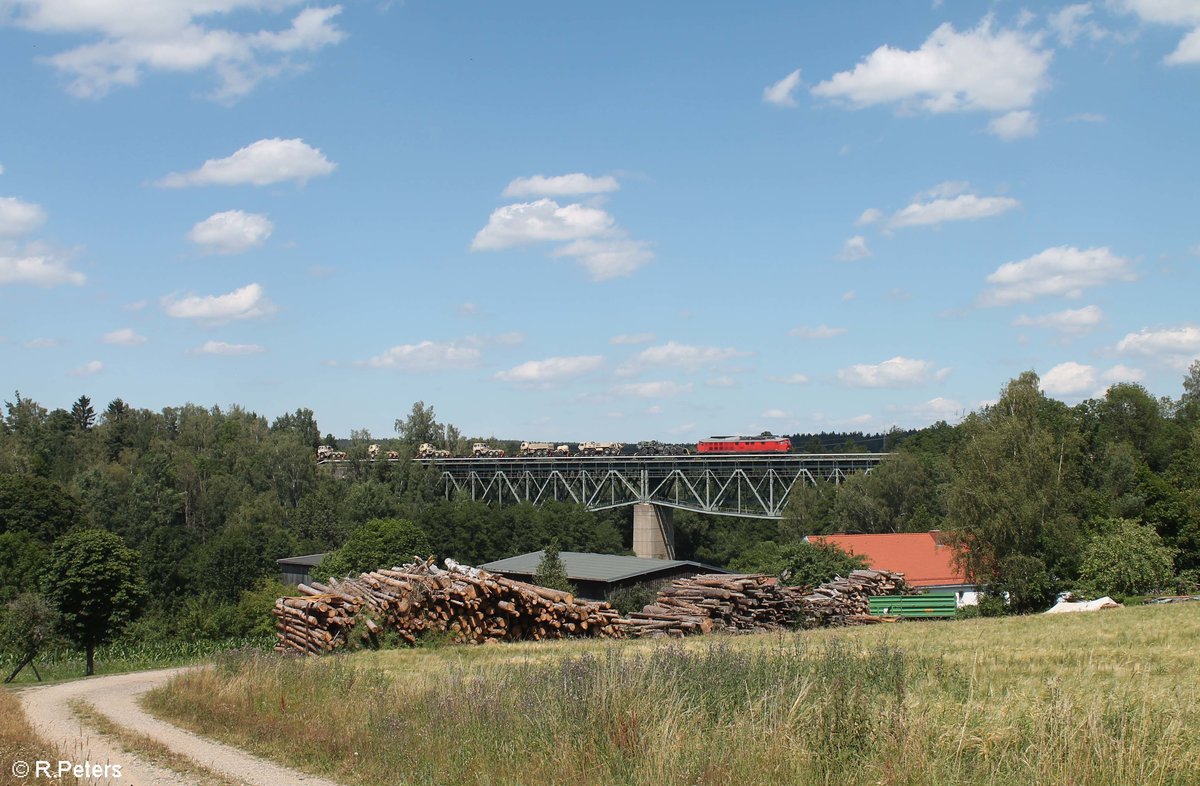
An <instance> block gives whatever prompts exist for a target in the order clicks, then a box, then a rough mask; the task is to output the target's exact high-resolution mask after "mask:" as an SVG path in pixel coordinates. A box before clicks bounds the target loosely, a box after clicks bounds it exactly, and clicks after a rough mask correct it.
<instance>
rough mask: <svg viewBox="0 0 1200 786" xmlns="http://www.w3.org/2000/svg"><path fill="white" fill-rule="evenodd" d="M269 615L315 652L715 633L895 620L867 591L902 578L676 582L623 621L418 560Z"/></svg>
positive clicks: (864, 573)
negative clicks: (428, 639)
mask: <svg viewBox="0 0 1200 786" xmlns="http://www.w3.org/2000/svg"><path fill="white" fill-rule="evenodd" d="M300 591H301V592H302V593H303V597H296V598H280V599H279V600H277V601H276V602H275V608H274V609H272V613H273V614H274V616H275V627H276V632H277V638H278V642H277V644H276V646H275V649H276V650H279V651H281V652H299V653H312V654H317V653H322V652H330V651H332V650H335V649H338V648H340V647H345V646H347V645H350V644H364V645H369V646H370V645H377V644H379V643H380V641H381V639H382V638H383V637H384V636H385V635H386V634H388V633H390V634H392V635H394V636H396V637H398V638H399V639H401V640H403V641H406V642H408V643H410V644H411V643H415V642H416V640H417V638H418V637H419V636H421V634H423V633H425V632H427V631H439V632H442V633H443V634H447V635H449V637H450V639H451V641H454V642H456V643H463V644H489V643H494V642H501V641H518V640H522V639H533V640H541V639H558V638H565V637H572V636H606V637H623V636H655V637H656V636H672V637H675V636H684V635H687V634H694V633H701V634H703V633H710V632H712V631H729V632H738V633H749V632H763V631H774V630H784V629H790V628H794V627H796V626H797V625H803V626H804V627H826V626H837V625H863V624H869V623H875V622H890V621H894V620H895V618H892V617H875V616H872V615H871V614H870V604H869V602H868V600H867V598H868V597H870V596H873V595H894V594H901V593H904V592H905V591H906V586H905V583H904V576H903V575H902V574H899V573H889V572H888V571H880V570H855V571H852V572H851V573H850V576H849V577H848V578H844V579H843V578H836V579H834V580H832V581H827V582H825V583H824V584H822V585H820V586H819V587H816V588H813V589H809V588H808V587H789V586H785V585H783V584H781V583H780V582H779V580H778V579H776V578H773V577H770V576H764V575H760V574H746V575H731V574H724V573H714V574H705V575H700V576H694V577H692V578H687V579H677V580H675V581H673V582H671V583H670V584H668V585H667V586H666V587H664V588H663V589H661V590H660V591H659V593H658V597H657V598H656V599H655V602H654V603H651V604H649V605H647V606H645V607H644V608H643V609H642V610H641V611H639V612H634V613H632V614H630V615H629V617H628V618H622V617H621V616H620V614H619V613H618V612H617V611H616V610H615V609H613V608H612V607H611V606H609V604H608V603H606V602H603V601H601V602H593V601H583V600H576V599H575V598H574V597H572V596H571V594H570V593H567V592H562V591H561V590H555V589H549V588H547V587H538V586H535V585H533V584H526V583H525V582H521V581H515V580H513V579H508V578H504V577H503V576H499V575H495V574H491V573H488V572H486V571H483V570H480V569H478V568H471V567H467V566H464V565H459V564H458V563H456V562H455V561H454V560H449V559H448V560H446V569H445V570H442V569H441V568H438V567H437V566H436V565H435V564H434V562H433V560H432V559H428V560H420V559H418V560H416V561H414V562H411V563H409V564H407V565H404V566H401V567H398V568H393V569H391V570H374V571H371V572H369V573H363V574H361V575H359V576H357V577H355V578H346V579H342V580H340V581H331V582H330V583H329V584H328V585H325V584H320V583H317V582H313V583H312V585H311V586H309V585H304V584H301V585H300Z"/></svg>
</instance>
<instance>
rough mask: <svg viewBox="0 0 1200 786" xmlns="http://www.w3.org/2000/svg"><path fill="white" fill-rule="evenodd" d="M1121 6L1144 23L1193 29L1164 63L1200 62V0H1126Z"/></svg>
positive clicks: (1191, 63)
mask: <svg viewBox="0 0 1200 786" xmlns="http://www.w3.org/2000/svg"><path fill="white" fill-rule="evenodd" d="M1121 5H1122V6H1123V7H1124V10H1126V11H1128V12H1131V13H1134V14H1136V15H1137V16H1138V18H1140V19H1141V20H1142V21H1143V22H1151V23H1154V24H1160V25H1169V26H1172V27H1190V28H1192V30H1191V32H1189V33H1188V34H1186V35H1185V36H1184V37H1183V39H1182V40H1181V41H1180V42H1179V45H1178V46H1177V47H1175V51H1173V52H1171V53H1170V54H1169V55H1167V56H1166V57H1165V58H1163V62H1164V63H1166V64H1167V65H1195V64H1198V63H1200V3H1196V2H1194V0H1124V2H1123V3H1122V4H1121Z"/></svg>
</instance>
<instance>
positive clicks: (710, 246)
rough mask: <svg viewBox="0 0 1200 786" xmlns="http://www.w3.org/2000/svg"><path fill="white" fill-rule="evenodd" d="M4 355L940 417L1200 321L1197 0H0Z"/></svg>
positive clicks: (850, 418) (594, 419) (608, 417)
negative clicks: (1023, 377)
mask: <svg viewBox="0 0 1200 786" xmlns="http://www.w3.org/2000/svg"><path fill="white" fill-rule="evenodd" d="M0 70H2V72H3V74H4V78H3V79H0V103H2V104H3V106H4V107H5V109H6V111H5V123H4V126H3V130H2V131H0V369H2V370H0V386H2V388H0V389H2V390H3V391H4V393H5V396H4V398H6V399H9V400H11V395H12V393H11V392H12V391H17V390H19V391H20V392H21V395H23V396H26V397H30V398H33V399H35V400H37V401H39V402H40V403H42V404H43V405H45V406H48V407H69V406H70V404H71V402H72V401H73V400H74V399H75V398H77V397H78V396H79V395H80V394H86V395H88V396H90V397H91V398H92V399H93V401H95V402H96V404H97V408H98V409H99V408H102V407H103V406H104V405H105V404H106V403H107V402H108V401H109V400H111V399H113V398H115V397H118V396H120V397H122V398H124V399H125V400H126V401H127V402H129V403H130V404H132V405H134V406H138V407H149V408H151V409H159V408H162V407H165V406H173V405H179V404H182V403H185V402H194V403H198V404H203V405H214V404H217V405H222V406H225V405H229V404H234V403H236V404H241V405H243V406H244V407H246V408H248V409H252V410H254V411H257V412H259V413H260V414H263V415H266V416H268V417H274V416H276V415H278V414H281V413H283V412H286V411H290V410H294V409H296V408H297V407H310V408H312V409H313V410H314V411H315V413H316V415H317V419H318V422H319V423H320V426H321V428H322V431H325V432H333V433H334V434H336V435H338V436H343V437H344V436H348V435H349V432H350V430H351V429H361V428H366V429H369V430H370V431H371V433H372V434H374V435H376V436H378V437H386V436H390V435H391V434H392V433H393V432H392V423H393V421H394V420H395V419H396V418H397V417H403V416H404V415H405V414H407V412H408V411H409V409H410V408H411V405H412V403H413V402H414V401H417V400H423V401H425V402H426V403H428V404H432V405H433V406H434V407H435V409H436V412H437V415H438V417H439V419H440V420H443V421H449V422H452V423H455V424H456V425H458V426H459V427H460V428H462V429H463V431H464V432H465V433H467V434H470V435H496V436H499V437H504V438H512V439H561V440H584V439H599V440H609V439H619V440H625V441H636V440H640V439H655V438H657V439H667V440H672V441H675V440H678V441H688V440H694V439H696V438H698V437H703V436H707V435H709V434H728V433H738V432H741V433H758V432H760V431H763V430H771V431H774V432H776V433H790V432H797V431H822V430H831V431H832V430H864V431H881V430H886V429H888V428H889V427H891V426H893V425H899V426H903V427H914V426H922V425H926V424H929V423H932V422H934V421H936V420H941V419H945V420H948V421H950V422H957V421H958V420H959V419H961V417H963V416H964V415H965V414H966V413H967V412H970V411H971V410H973V409H976V408H978V407H979V406H981V405H983V404H986V403H987V402H989V401H991V400H994V399H995V397H996V395H997V393H998V391H999V390H1000V388H1001V387H1002V386H1003V385H1004V384H1005V383H1006V382H1007V381H1008V380H1009V379H1010V378H1012V377H1015V376H1016V375H1017V374H1019V373H1020V372H1022V371H1024V370H1027V369H1033V370H1035V371H1037V372H1038V374H1040V375H1041V379H1042V384H1043V388H1044V389H1045V391H1046V392H1047V393H1048V394H1050V395H1052V396H1054V397H1056V398H1059V399H1061V400H1063V401H1066V402H1068V403H1075V402H1078V401H1081V400H1083V399H1086V398H1089V397H1093V396H1098V395H1102V394H1103V391H1104V390H1105V389H1106V387H1107V386H1108V385H1110V384H1112V383H1114V382H1122V381H1132V382H1138V383H1141V384H1143V385H1145V386H1146V387H1147V389H1149V390H1150V391H1151V392H1152V393H1154V394H1155V395H1160V396H1170V397H1178V395H1179V394H1180V392H1181V380H1182V377H1183V374H1184V372H1185V370H1186V368H1187V366H1188V364H1189V362H1190V361H1191V360H1193V359H1194V358H1196V357H1198V356H1200V308H1198V305H1197V295H1198V294H1200V210H1198V207H1200V198H1198V197H1200V190H1198V184H1200V155H1197V140H1200V0H1111V2H1091V3H1079V4H1070V5H1056V4H1044V5H1043V4H1030V5H1019V4H1015V3H1007V2H994V3H972V2H956V3H939V2H934V3H929V2H924V3H909V2H882V1H881V2H853V3H822V4H815V3H793V2H779V3H754V4H751V5H746V4H739V3H710V2H696V3H686V4H684V3H633V2H614V3H515V4H514V3H507V4H500V3H443V2H430V1H428V0H409V2H379V1H376V0H370V1H369V2H345V3H343V4H341V5H332V4H323V3H322V2H321V0H315V2H313V3H312V4H308V3H305V2H293V1H292V0H157V1H156V2H154V3H145V2H140V0H109V2H104V3H93V2H85V1H84V0H0Z"/></svg>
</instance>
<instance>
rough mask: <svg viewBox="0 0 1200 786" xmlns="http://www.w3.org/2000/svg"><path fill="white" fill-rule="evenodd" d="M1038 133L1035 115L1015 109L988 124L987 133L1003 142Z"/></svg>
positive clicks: (1026, 110)
mask: <svg viewBox="0 0 1200 786" xmlns="http://www.w3.org/2000/svg"><path fill="white" fill-rule="evenodd" d="M1037 131H1038V119H1037V115H1035V114H1034V113H1033V112H1030V111H1029V110H1028V109H1017V110H1014V111H1012V112H1009V113H1008V114H1004V115H1001V116H1000V117H997V118H995V119H994V120H992V121H991V122H990V123H988V133H989V134H992V135H993V136H998V137H1000V138H1001V139H1003V140H1004V141H1005V142H1011V141H1012V140H1014V139H1023V138H1025V137H1029V136H1033V135H1034V134H1036V133H1037Z"/></svg>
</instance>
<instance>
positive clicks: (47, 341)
mask: <svg viewBox="0 0 1200 786" xmlns="http://www.w3.org/2000/svg"><path fill="white" fill-rule="evenodd" d="M58 345H59V341H58V339H56V338H45V337H39V338H31V339H29V340H28V341H26V342H25V348H26V349H54V348H55V347H57V346H58Z"/></svg>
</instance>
